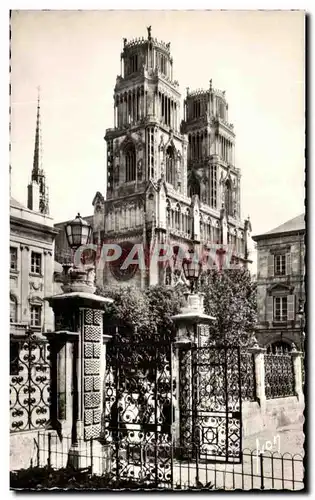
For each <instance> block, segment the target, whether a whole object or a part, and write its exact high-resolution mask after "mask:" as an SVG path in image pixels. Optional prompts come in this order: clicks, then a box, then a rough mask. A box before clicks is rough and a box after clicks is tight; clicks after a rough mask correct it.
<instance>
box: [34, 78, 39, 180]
mask: <svg viewBox="0 0 315 500" xmlns="http://www.w3.org/2000/svg"><path fill="white" fill-rule="evenodd" d="M37 91H38V95H37V117H36V132H35V147H34V159H33V171H32V181H37V182H38V179H39V174H40V154H41V151H40V87H37Z"/></svg>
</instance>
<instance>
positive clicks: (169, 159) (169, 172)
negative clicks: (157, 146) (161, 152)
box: [166, 146, 175, 185]
mask: <svg viewBox="0 0 315 500" xmlns="http://www.w3.org/2000/svg"><path fill="white" fill-rule="evenodd" d="M166 182H168V183H169V184H172V185H174V184H175V158H174V150H173V148H172V147H171V146H169V147H168V148H167V150H166Z"/></svg>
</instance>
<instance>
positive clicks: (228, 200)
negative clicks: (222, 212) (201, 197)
mask: <svg viewBox="0 0 315 500" xmlns="http://www.w3.org/2000/svg"><path fill="white" fill-rule="evenodd" d="M225 209H226V213H227V215H232V214H233V200H232V186H231V182H230V180H229V179H228V180H227V181H226V183H225Z"/></svg>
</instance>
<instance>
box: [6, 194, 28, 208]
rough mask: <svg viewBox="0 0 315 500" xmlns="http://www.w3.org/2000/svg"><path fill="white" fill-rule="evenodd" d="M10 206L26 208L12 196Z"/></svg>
mask: <svg viewBox="0 0 315 500" xmlns="http://www.w3.org/2000/svg"><path fill="white" fill-rule="evenodd" d="M10 206H12V207H16V208H26V207H25V206H24V205H22V203H20V202H19V201H17V200H16V199H15V198H12V196H10Z"/></svg>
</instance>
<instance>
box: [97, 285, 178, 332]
mask: <svg viewBox="0 0 315 500" xmlns="http://www.w3.org/2000/svg"><path fill="white" fill-rule="evenodd" d="M97 293H98V294H99V295H102V296H103V297H110V298H112V299H114V303H113V304H111V305H109V306H107V307H106V310H105V315H104V321H105V325H106V323H107V324H110V325H118V326H120V327H121V328H120V330H121V334H122V335H124V333H123V332H129V334H131V335H134V334H135V332H136V333H137V340H138V341H142V340H143V341H145V342H146V341H149V339H152V340H153V339H156V340H157V341H159V340H160V341H163V340H169V339H171V338H172V335H173V334H174V333H175V330H174V324H173V321H172V319H171V316H173V315H174V314H177V313H178V312H179V311H180V307H181V305H182V304H183V292H182V290H181V289H172V288H169V287H167V286H164V285H156V286H150V287H148V288H146V289H145V290H140V289H139V288H136V287H132V286H127V287H116V288H112V287H111V288H109V287H102V288H98V289H97Z"/></svg>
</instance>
